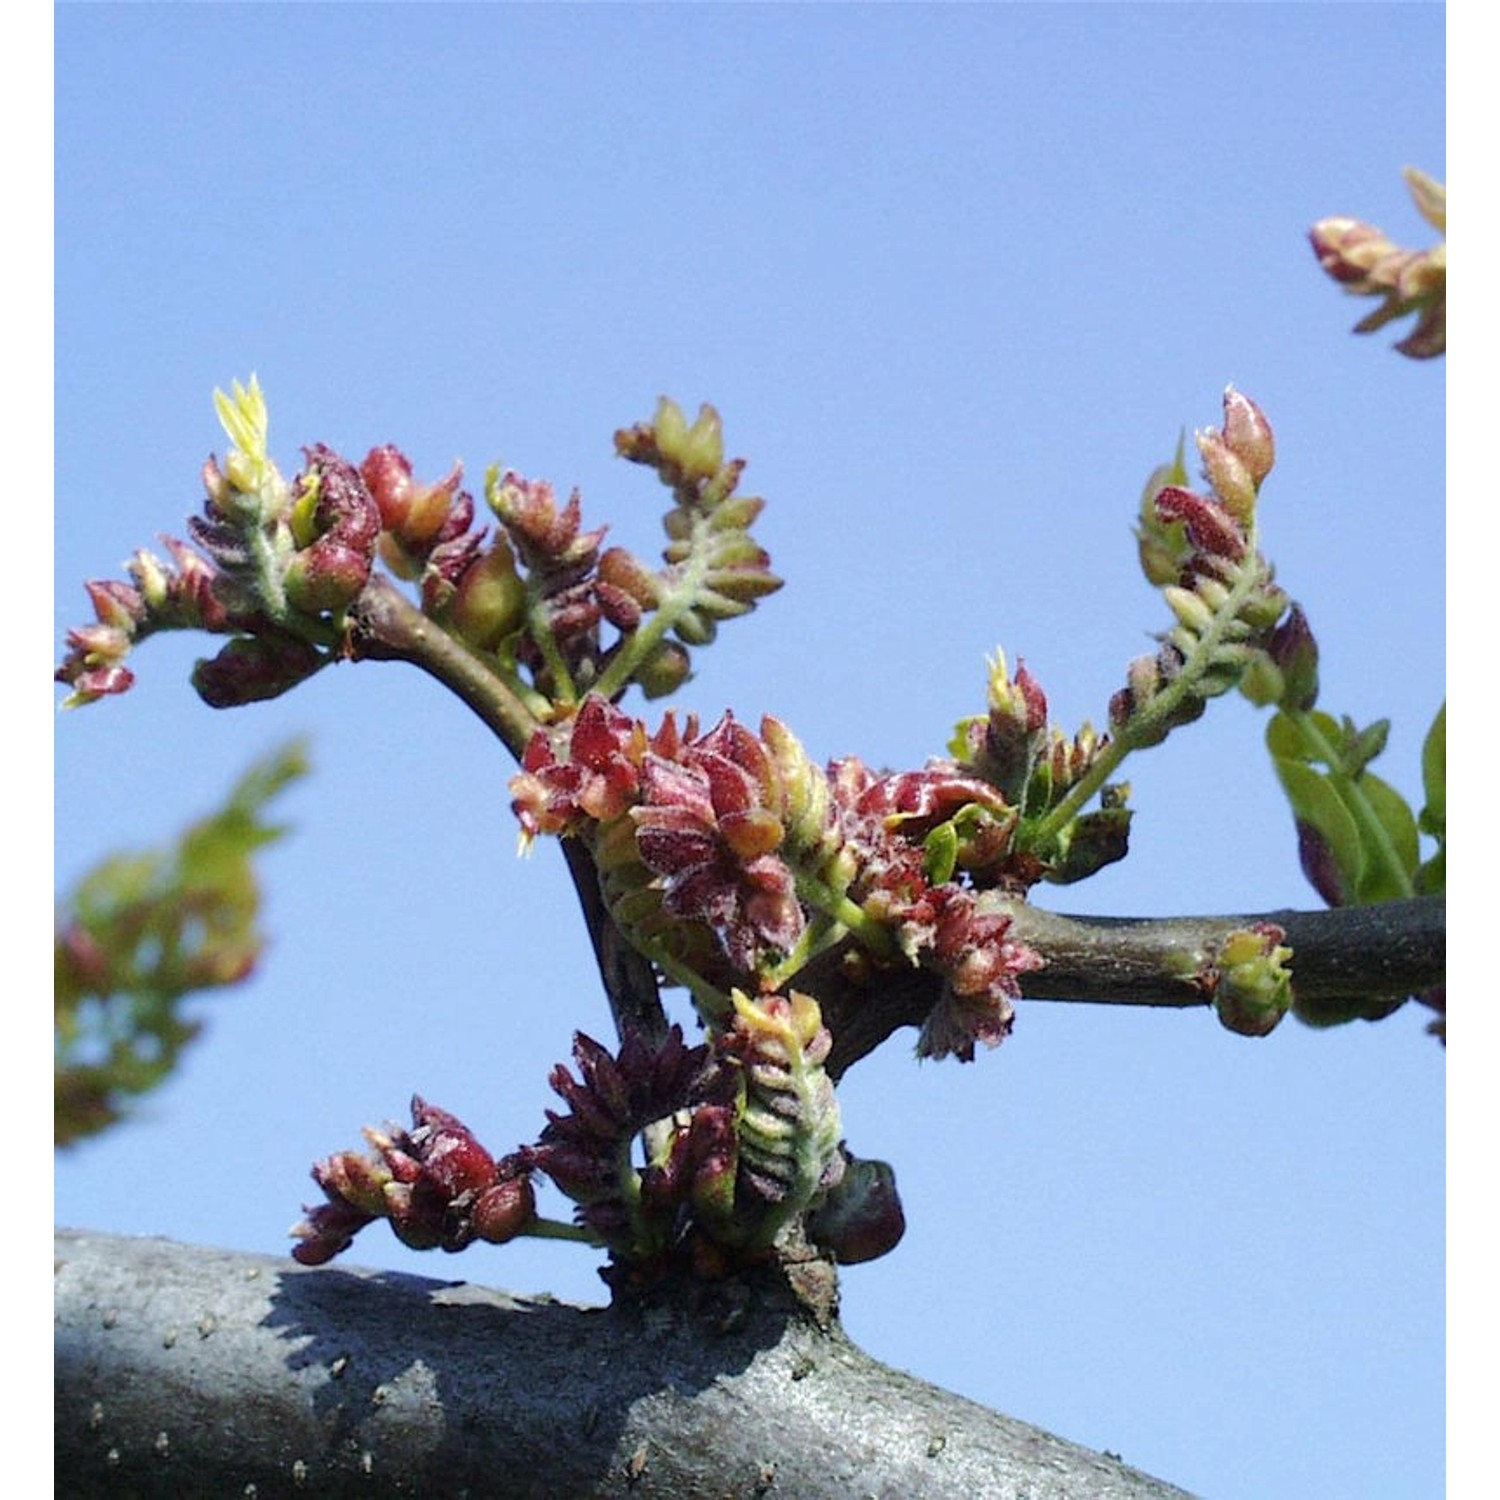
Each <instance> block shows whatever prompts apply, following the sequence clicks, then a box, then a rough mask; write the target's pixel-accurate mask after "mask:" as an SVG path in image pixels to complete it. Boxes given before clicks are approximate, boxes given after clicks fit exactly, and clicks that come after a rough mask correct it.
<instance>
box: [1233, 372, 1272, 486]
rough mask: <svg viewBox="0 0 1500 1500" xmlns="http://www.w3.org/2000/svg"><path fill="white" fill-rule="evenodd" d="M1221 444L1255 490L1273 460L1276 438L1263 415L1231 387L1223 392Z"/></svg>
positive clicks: (1248, 399) (1255, 406)
mask: <svg viewBox="0 0 1500 1500" xmlns="http://www.w3.org/2000/svg"><path fill="white" fill-rule="evenodd" d="M1224 443H1225V445H1226V446H1227V447H1228V448H1229V450H1230V451H1231V452H1232V453H1233V454H1234V456H1235V457H1236V458H1238V459H1239V461H1240V462H1241V463H1242V464H1244V466H1245V468H1246V470H1247V471H1248V472H1249V475H1250V482H1251V483H1252V484H1253V485H1254V486H1255V488H1256V489H1257V490H1258V489H1259V488H1260V487H1261V485H1262V484H1264V483H1265V478H1266V475H1267V474H1269V473H1270V472H1271V468H1272V466H1273V465H1274V464H1275V462H1276V437H1275V434H1274V433H1273V432H1272V431H1271V424H1270V423H1269V422H1268V421H1267V420H1266V414H1265V413H1264V412H1263V411H1262V410H1261V409H1260V407H1258V406H1257V405H1256V404H1255V402H1253V401H1252V400H1251V399H1250V398H1249V397H1248V396H1247V395H1245V394H1244V393H1243V392H1241V391H1237V390H1235V388H1234V387H1233V386H1230V387H1229V388H1228V389H1227V390H1226V391H1225V392H1224Z"/></svg>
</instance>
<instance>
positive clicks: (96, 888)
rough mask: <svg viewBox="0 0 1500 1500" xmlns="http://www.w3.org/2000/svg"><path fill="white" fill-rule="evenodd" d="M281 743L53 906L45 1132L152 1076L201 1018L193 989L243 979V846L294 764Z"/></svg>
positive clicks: (81, 1133) (253, 904)
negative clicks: (181, 822)
mask: <svg viewBox="0 0 1500 1500" xmlns="http://www.w3.org/2000/svg"><path fill="white" fill-rule="evenodd" d="M306 768H307V757H306V754H305V751H304V750H303V748H302V746H300V745H290V746H287V747H286V748H284V749H282V750H279V751H277V752H276V753H274V754H273V755H271V756H268V757H267V758H266V759H265V760H263V761H261V762H259V763H258V764H257V765H255V766H253V767H252V768H251V769H250V771H249V772H248V773H247V774H246V775H245V776H244V777H243V778H241V780H240V782H239V783H238V785H236V786H235V788H234V789H233V791H232V792H231V793H230V795H229V798H228V799H227V801H226V802H225V805H224V807H223V808H221V809H220V810H219V811H218V812H216V813H214V814H213V815H211V816H210V817H208V818H205V819H203V820H201V821H200V822H198V823H196V824H194V825H193V826H192V827H191V828H189V829H188V830H187V831H186V832H185V833H183V835H182V836H181V837H180V838H179V839H178V841H177V842H176V844H174V845H170V846H168V847H167V848H164V849H159V850H154V851H151V852H149V853H145V854H127V855H116V856H114V857H113V858H111V859H107V860H105V861H104V862H103V863H101V864H100V865H98V866H97V867H96V868H95V869H93V870H92V871H90V872H89V873H88V874H87V875H86V876H85V877H84V878H83V880H82V881H81V882H80V883H79V885H78V887H77V888H76V889H75V890H74V892H73V893H72V895H71V896H70V897H68V898H67V899H66V900H65V901H63V902H62V903H61V905H60V909H59V912H58V918H57V929H56V933H55V936H54V939H53V1066H54V1098H53V1135H54V1140H55V1142H56V1144H57V1145H59V1146H64V1145H70V1144H72V1143H73V1142H75V1141H77V1140H80V1139H82V1138H83V1137H85V1136H89V1135H93V1134H96V1133H97V1132H99V1131H101V1130H103V1129H105V1128H107V1127H108V1126H110V1125H112V1124H114V1123H115V1122H116V1121H117V1120H119V1119H121V1118H122V1117H123V1116H124V1114H125V1112H126V1110H127V1108H128V1105H129V1101H130V1100H131V1099H132V1098H133V1097H134V1096H136V1095H139V1094H143V1093H146V1092H147V1091H148V1090H150V1089H153V1088H155V1087H156V1086H157V1085H158V1084H160V1083H161V1082H163V1081H164V1080H165V1079H166V1078H167V1077H168V1076H169V1075H170V1074H171V1072H172V1070H173V1069H174V1068H175V1067H176V1065H177V1062H178V1058H179V1055H180V1053H181V1051H182V1049H183V1048H184V1047H185V1046H186V1045H187V1043H188V1042H190V1041H191V1040H192V1039H193V1037H195V1036H196V1035H197V1034H198V1031H199V1029H200V1023H198V1022H197V1021H191V1020H187V1019H185V1018H184V1017H183V1016H182V1015H181V1014H180V1012H179V1005H180V1003H181V1002H182V1000H183V999H184V998H185V997H186V996H187V995H189V994H192V993H194V992H195V991H200V990H207V989H216V988H220V987H222V986H224V985H228V984H234V983H236V982H238V981H239V980H241V979H243V978H244V977H245V976H246V975H247V974H248V973H249V972H250V970H251V968H252V967H253V966H254V964H255V961H256V959H257V957H258V956H259V953H260V949H261V942H262V939H261V934H260V932H259V930H258V928H257V925H256V917H257V914H258V910H259V905H260V894H259V890H258V888H257V885H256V880H255V871H254V868H253V866H252V864H251V855H252V854H253V853H254V852H255V851H256V850H257V849H259V848H261V847H262V846H263V845H264V844H266V843H268V842H269V841H270V840H272V839H274V838H277V837H278V836H279V835H280V833H281V832H282V830H281V829H280V828H279V827H276V826H273V825H271V824H268V823H266V822H264V821H263V819H262V816H261V814H262V811H263V809H264V807H265V805H266V803H267V802H268V801H269V800H270V799H271V798H272V797H274V796H275V795H276V794H277V793H278V792H279V791H281V789H282V788H283V787H285V786H286V785H287V783H288V782H290V781H292V780H293V779H295V778H296V777H298V776H301V775H302V774H303V773H304V772H305V770H306Z"/></svg>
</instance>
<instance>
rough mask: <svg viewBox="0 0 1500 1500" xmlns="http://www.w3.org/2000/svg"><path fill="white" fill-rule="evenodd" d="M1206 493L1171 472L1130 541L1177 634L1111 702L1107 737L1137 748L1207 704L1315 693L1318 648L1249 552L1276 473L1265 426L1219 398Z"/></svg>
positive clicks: (1206, 448)
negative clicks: (1235, 695)
mask: <svg viewBox="0 0 1500 1500" xmlns="http://www.w3.org/2000/svg"><path fill="white" fill-rule="evenodd" d="M1197 446H1198V452H1199V455H1200V456H1201V458H1202V460H1203V474H1204V478H1205V479H1206V480H1207V481H1208V485H1209V489H1210V491H1211V493H1209V494H1207V495H1204V494H1200V493H1198V492H1197V491H1195V490H1190V489H1188V488H1186V487H1185V484H1184V483H1183V482H1182V481H1184V480H1185V479H1186V474H1185V473H1184V472H1183V470H1182V465H1181V456H1180V454H1179V457H1178V460H1177V462H1176V464H1174V465H1172V466H1170V467H1169V468H1168V469H1165V470H1158V471H1157V473H1156V474H1154V475H1153V476H1152V478H1151V480H1150V482H1149V483H1148V484H1147V488H1146V493H1145V496H1144V497H1143V500H1142V505H1141V520H1140V525H1139V528H1138V530H1137V538H1138V541H1139V546H1140V558H1141V567H1142V569H1143V570H1144V572H1145V574H1146V576H1147V578H1149V579H1150V581H1151V582H1152V583H1154V584H1155V585H1156V586H1157V587H1158V588H1159V589H1160V590H1161V592H1162V595H1163V597H1164V598H1165V599H1166V601H1167V604H1168V606H1169V607H1170V609H1171V610H1172V613H1173V614H1174V615H1175V616H1176V624H1175V625H1174V626H1173V628H1172V629H1171V630H1170V631H1168V632H1167V633H1166V634H1165V635H1163V636H1162V637H1161V646H1160V649H1159V650H1158V651H1157V652H1156V653H1155V654H1153V655H1149V656H1142V657H1138V658H1137V659H1136V660H1135V661H1133V662H1131V664H1130V667H1129V669H1128V672H1127V677H1126V686H1125V687H1123V688H1122V689H1120V691H1119V692H1117V693H1116V694H1115V695H1114V697H1113V698H1112V699H1111V700H1110V705H1109V721H1110V729H1111V731H1112V733H1113V734H1115V735H1116V736H1117V737H1123V738H1125V739H1127V740H1128V742H1129V743H1130V745H1131V746H1132V748H1140V747H1142V746H1146V745H1152V744H1156V743H1159V742H1160V741H1161V740H1163V739H1165V738H1166V736H1167V735H1168V733H1170V732H1171V730H1173V729H1174V728H1176V727H1178V726H1179V725H1181V724H1186V723H1188V722H1190V721H1191V720H1193V719H1196V718H1198V717H1199V716H1200V715H1201V714H1202V713H1203V710H1204V707H1205V705H1206V703H1207V700H1208V699H1209V698H1212V697H1215V696H1217V695H1218V694H1220V693H1225V692H1228V691H1229V690H1230V689H1231V688H1234V687H1239V688H1241V689H1242V690H1243V691H1244V692H1245V694H1246V696H1248V697H1249V698H1251V699H1252V700H1253V701H1254V702H1256V703H1261V704H1265V703H1280V702H1282V701H1283V700H1284V699H1286V698H1287V696H1288V695H1289V694H1291V695H1293V696H1296V697H1298V698H1300V699H1306V698H1307V697H1308V695H1309V693H1310V692H1311V693H1315V692H1316V654H1315V653H1316V647H1315V645H1314V643H1313V640H1312V635H1311V633H1310V632H1309V631H1308V629H1307V622H1306V620H1305V619H1303V618H1302V617H1301V616H1300V614H1297V613H1295V612H1292V605H1291V600H1290V599H1289V598H1288V597H1287V595H1286V593H1285V592H1284V591H1283V590H1282V589H1280V588H1278V587H1277V585H1276V583H1275V580H1274V576H1273V574H1272V570H1271V567H1270V565H1269V564H1268V563H1267V562H1266V560H1265V558H1264V557H1262V556H1261V554H1260V552H1259V551H1258V550H1257V548H1256V543H1255V536H1256V502H1257V499H1258V497H1259V493H1260V487H1261V484H1262V483H1263V482H1264V480H1265V478H1266V476H1267V475H1268V474H1269V473H1270V471H1271V468H1272V465H1273V464H1274V462H1275V457H1276V448H1275V439H1274V437H1273V435H1272V432H1271V425H1270V423H1269V422H1267V421H1266V418H1265V414H1264V413H1263V412H1262V411H1261V409H1260V408H1259V407H1258V406H1257V405H1256V404H1255V402H1253V401H1252V400H1251V399H1250V398H1249V397H1248V396H1245V395H1243V394H1241V393H1240V392H1239V391H1237V390H1235V389H1234V387H1232V386H1231V387H1230V388H1229V389H1228V390H1227V391H1225V393H1224V424H1223V427H1222V428H1221V429H1220V430H1219V431H1216V432H1215V431H1205V432H1200V433H1198V435H1197Z"/></svg>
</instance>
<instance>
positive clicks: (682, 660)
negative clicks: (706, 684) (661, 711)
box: [632, 641, 693, 698]
mask: <svg viewBox="0 0 1500 1500" xmlns="http://www.w3.org/2000/svg"><path fill="white" fill-rule="evenodd" d="M632 675H633V676H634V677H635V680H636V682H638V683H639V684H640V688H641V691H642V692H643V693H645V695H646V696H647V697H648V698H665V697H667V696H668V694H670V693H675V692H676V691H677V689H678V688H680V687H681V686H682V685H683V683H685V682H686V681H687V680H688V678H689V677H691V676H692V675H693V659H692V657H691V656H689V655H688V651H687V648H686V647H685V646H679V645H678V644H677V642H676V641H663V642H662V644H661V645H660V646H659V647H658V648H657V649H656V650H655V651H653V652H652V653H651V655H650V656H649V657H647V659H646V660H645V661H643V662H642V663H641V664H640V665H639V666H638V667H637V668H636V669H635V672H634V673H633V674H632Z"/></svg>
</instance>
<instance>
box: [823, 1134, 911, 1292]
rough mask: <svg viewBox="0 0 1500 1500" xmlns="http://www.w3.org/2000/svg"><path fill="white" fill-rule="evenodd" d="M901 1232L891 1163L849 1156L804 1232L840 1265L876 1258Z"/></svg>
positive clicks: (902, 1225) (902, 1222)
mask: <svg viewBox="0 0 1500 1500" xmlns="http://www.w3.org/2000/svg"><path fill="white" fill-rule="evenodd" d="M846 1155H847V1153H846ZM905 1233H906V1214H905V1212H904V1211H903V1209H902V1207H901V1197H900V1194H899V1193H897V1191H896V1173H895V1171H894V1169H893V1168H892V1167H891V1165H890V1163H889V1162H883V1161H861V1160H859V1159H858V1158H856V1157H852V1156H850V1157H848V1162H847V1166H846V1169H845V1172H844V1175H843V1177H842V1179H841V1180H840V1181H839V1182H838V1183H837V1184H836V1185H835V1186H834V1187H832V1188H830V1189H829V1190H828V1194H827V1197H826V1198H825V1199H824V1200H823V1202H822V1203H821V1204H820V1205H819V1207H818V1208H817V1209H816V1210H815V1211H814V1212H813V1213H812V1214H810V1215H809V1216H808V1220H807V1234H808V1238H809V1239H811V1240H812V1241H813V1243H814V1244H817V1245H821V1246H822V1247H823V1248H824V1249H825V1250H828V1251H830V1252H831V1253H832V1255H833V1258H834V1259H835V1260H836V1261H838V1263H839V1264H840V1265H843V1266H853V1265H858V1264H860V1262H862V1261H867V1260H876V1259H878V1258H879V1257H880V1256H882V1255H885V1254H887V1253H888V1252H889V1251H891V1250H894V1249H895V1248H896V1246H897V1245H898V1244H899V1243H900V1242H901V1237H902V1235H904V1234H905Z"/></svg>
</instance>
